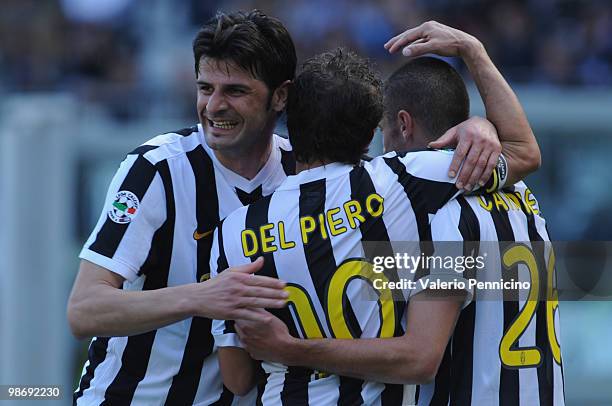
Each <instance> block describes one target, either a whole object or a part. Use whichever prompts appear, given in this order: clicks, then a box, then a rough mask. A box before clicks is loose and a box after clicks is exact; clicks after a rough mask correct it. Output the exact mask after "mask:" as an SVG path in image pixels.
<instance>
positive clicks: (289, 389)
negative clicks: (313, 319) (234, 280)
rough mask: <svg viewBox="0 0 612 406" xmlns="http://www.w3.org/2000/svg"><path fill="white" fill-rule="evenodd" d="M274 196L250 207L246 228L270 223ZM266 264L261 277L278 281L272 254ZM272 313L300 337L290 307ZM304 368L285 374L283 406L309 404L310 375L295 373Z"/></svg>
mask: <svg viewBox="0 0 612 406" xmlns="http://www.w3.org/2000/svg"><path fill="white" fill-rule="evenodd" d="M271 200H272V195H269V196H266V197H264V198H263V199H261V200H259V201H258V202H257V203H254V204H252V205H250V206H249V207H248V208H247V214H246V219H245V228H246V229H251V230H256V229H258V228H259V227H260V226H261V225H263V224H267V223H268V211H269V210H270V201H271ZM258 256H259V255H257V254H255V255H253V256H251V261H255V260H256V259H257V258H258ZM262 256H263V257H264V264H263V267H262V269H261V270H259V271H258V272H257V274H259V275H265V276H269V277H272V278H277V279H278V273H277V272H276V263H275V261H274V256H273V254H272V253H271V252H268V253H264V254H263V255H262ZM270 312H271V313H272V314H274V315H276V316H277V317H278V318H280V319H281V320H282V321H283V322H284V323H285V324H286V325H287V327H288V329H289V333H290V334H291V335H292V336H294V337H299V335H298V332H297V329H296V326H295V324H294V323H293V318H292V317H291V313H290V311H289V308H288V307H285V308H283V309H273V310H270ZM297 370H301V371H303V370H304V368H299V367H288V369H287V373H286V374H285V383H284V385H283V390H282V391H281V400H282V404H283V405H293V404H302V403H301V402H304V401H305V402H306V403H305V404H306V405H307V404H308V382H309V378H308V377H307V376H308V375H310V373H304V372H302V373H300V374H299V375H306V378H298V377H297V375H298V374H296V373H295V371H297ZM309 371H310V370H309Z"/></svg>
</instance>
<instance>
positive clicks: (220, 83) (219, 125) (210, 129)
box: [197, 58, 277, 157]
mask: <svg viewBox="0 0 612 406" xmlns="http://www.w3.org/2000/svg"><path fill="white" fill-rule="evenodd" d="M198 73H199V74H198V77H197V86H198V99H197V109H198V116H199V118H200V122H201V123H202V126H203V128H204V133H205V137H206V143H207V144H208V146H210V147H211V148H212V149H214V150H215V151H217V153H220V154H222V155H225V156H228V157H239V156H248V152H249V150H250V149H251V148H253V146H254V145H256V144H258V143H267V142H268V141H269V138H270V137H271V135H272V131H273V129H274V126H275V124H276V118H277V111H276V110H275V109H273V108H271V107H270V89H268V86H267V85H266V84H265V83H264V82H263V81H261V80H258V79H255V78H254V77H253V76H252V75H251V73H250V72H247V71H245V70H243V69H240V68H238V67H237V66H235V65H234V64H233V63H231V62H230V61H225V60H217V59H210V58H202V60H201V62H200V69H199V72H198Z"/></svg>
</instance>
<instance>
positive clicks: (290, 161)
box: [279, 148, 295, 176]
mask: <svg viewBox="0 0 612 406" xmlns="http://www.w3.org/2000/svg"><path fill="white" fill-rule="evenodd" d="M279 149H280V151H281V165H283V170H284V171H285V175H287V176H291V175H295V156H294V155H293V151H285V150H284V149H282V148H279Z"/></svg>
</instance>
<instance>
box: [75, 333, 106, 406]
mask: <svg viewBox="0 0 612 406" xmlns="http://www.w3.org/2000/svg"><path fill="white" fill-rule="evenodd" d="M108 340H109V337H96V338H95V339H94V340H93V341H92V342H91V345H90V346H89V352H88V356H87V357H88V359H89V365H87V368H85V374H84V375H83V377H82V378H81V382H80V383H79V390H78V391H77V392H75V393H74V395H73V398H72V401H73V404H74V405H76V402H77V399H78V398H80V397H81V396H83V392H84V391H85V390H87V389H88V388H89V386H90V385H91V380H92V379H93V377H94V372H95V370H96V368H97V367H98V365H100V364H101V363H102V362H103V361H104V359H105V358H106V349H107V348H108Z"/></svg>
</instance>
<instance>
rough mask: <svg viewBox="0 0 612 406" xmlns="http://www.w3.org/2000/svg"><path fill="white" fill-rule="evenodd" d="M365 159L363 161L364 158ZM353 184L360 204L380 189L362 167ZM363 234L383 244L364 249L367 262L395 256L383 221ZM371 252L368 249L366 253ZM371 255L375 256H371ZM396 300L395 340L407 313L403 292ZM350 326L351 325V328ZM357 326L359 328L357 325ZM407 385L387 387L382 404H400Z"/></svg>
mask: <svg viewBox="0 0 612 406" xmlns="http://www.w3.org/2000/svg"><path fill="white" fill-rule="evenodd" d="M362 159H363V157H362ZM349 176H350V182H351V199H353V200H357V201H358V202H362V203H363V202H365V201H366V199H367V197H368V196H369V195H371V194H372V193H376V188H375V187H374V183H373V182H372V178H371V176H370V174H369V173H368V171H367V170H366V169H365V168H364V167H362V166H358V167H355V168H354V169H353V170H352V171H351V173H350V175H349ZM359 231H360V232H361V241H372V242H375V241H376V242H382V244H376V249H374V247H373V246H372V245H371V244H373V243H370V244H367V245H366V246H364V253H365V257H366V258H370V259H371V258H372V257H373V256H374V255H385V256H393V250H392V249H391V245H390V244H389V233H388V232H387V227H386V226H385V223H384V221H383V219H382V217H378V218H374V217H371V216H367V217H366V220H365V222H364V223H362V224H359ZM366 248H367V249H366ZM369 251H371V252H369ZM385 276H387V278H389V280H391V281H397V280H399V276H398V275H397V270H395V269H394V270H393V271H391V272H385ZM393 294H394V295H393V296H394V297H393V300H394V306H395V314H396V323H395V334H394V335H395V336H400V335H401V334H403V331H402V324H401V321H402V319H403V314H404V310H405V308H406V306H405V303H404V300H403V297H402V294H401V291H399V290H394V291H393ZM345 306H346V307H345V309H348V311H349V317H348V320H351V318H350V316H353V317H354V313H353V309H352V308H351V307H350V306H349V305H348V304H345ZM349 326H350V324H349ZM357 326H359V324H358V323H357ZM403 391H404V386H403V385H394V384H385V389H384V390H383V392H382V394H381V402H382V405H383V406H384V405H385V404H398V403H399V402H401V400H402V398H403Z"/></svg>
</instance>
